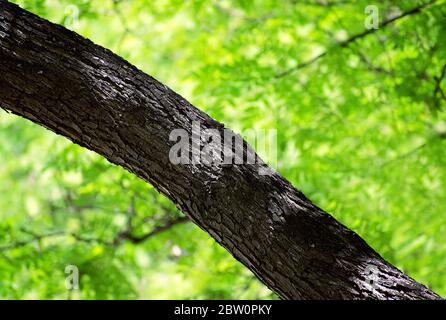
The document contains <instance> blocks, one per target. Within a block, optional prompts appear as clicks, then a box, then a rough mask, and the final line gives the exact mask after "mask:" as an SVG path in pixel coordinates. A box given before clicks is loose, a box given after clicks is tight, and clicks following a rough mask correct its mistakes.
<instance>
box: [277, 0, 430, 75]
mask: <svg viewBox="0 0 446 320" xmlns="http://www.w3.org/2000/svg"><path fill="white" fill-rule="evenodd" d="M436 1H437V0H431V1H429V2H427V3H424V4H421V5H419V6H418V7H415V8H412V9H409V10H407V11H403V12H402V13H400V14H399V15H397V16H395V17H392V18H390V19H387V20H384V21H383V22H381V23H380V24H379V27H380V28H379V29H368V30H364V31H362V32H360V33H358V34H355V35H353V36H351V37H350V38H348V39H347V40H344V41H341V42H338V43H337V44H336V45H335V46H334V47H341V48H345V47H348V46H349V45H350V44H351V43H353V42H355V41H357V40H359V39H362V38H364V37H366V36H367V35H369V34H372V33H375V32H377V31H379V30H380V29H381V28H383V27H386V26H388V25H390V24H392V23H394V22H396V21H398V20H400V19H402V18H404V17H407V16H410V15H414V14H417V13H420V12H422V11H423V10H424V9H425V8H427V7H429V6H431V5H433V4H434V3H435V2H436ZM328 51H329V50H326V51H324V52H322V53H320V54H318V55H316V56H315V57H313V58H311V59H309V60H307V61H304V62H302V63H300V64H298V65H296V66H294V67H292V68H290V69H288V70H285V71H282V72H280V73H278V74H276V75H275V78H282V77H285V76H287V75H289V74H291V73H293V72H295V71H297V70H300V69H303V68H305V67H307V66H309V65H311V64H312V63H314V62H316V61H318V60H319V59H321V58H322V57H324V56H325V55H327V53H328Z"/></svg>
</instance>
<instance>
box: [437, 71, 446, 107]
mask: <svg viewBox="0 0 446 320" xmlns="http://www.w3.org/2000/svg"><path fill="white" fill-rule="evenodd" d="M445 75H446V64H445V65H444V66H443V68H442V69H441V74H440V76H439V77H437V76H434V80H435V90H434V101H435V102H434V103H435V106H436V108H437V109H439V104H440V102H439V99H438V94H440V96H441V98H443V100H444V101H446V95H445V93H444V91H443V89H442V88H441V81H443V79H444V77H445Z"/></svg>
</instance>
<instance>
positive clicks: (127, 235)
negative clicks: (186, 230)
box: [113, 217, 190, 245]
mask: <svg viewBox="0 0 446 320" xmlns="http://www.w3.org/2000/svg"><path fill="white" fill-rule="evenodd" d="M186 222H190V220H189V218H187V217H179V218H176V219H171V220H169V221H167V222H166V223H165V224H164V225H161V226H158V227H155V228H154V229H153V230H152V231H150V232H148V233H146V234H143V235H134V234H132V232H128V231H125V232H122V233H120V234H118V236H117V237H116V238H115V240H114V242H113V243H114V244H115V245H116V244H119V243H121V242H122V241H124V240H128V241H130V242H132V243H134V244H138V243H141V242H143V241H145V240H147V239H149V238H152V237H154V236H156V235H157V234H159V233H161V232H163V231H166V230H169V229H170V228H172V227H173V226H176V225H178V224H182V223H186Z"/></svg>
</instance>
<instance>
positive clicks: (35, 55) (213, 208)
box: [0, 0, 440, 299]
mask: <svg viewBox="0 0 446 320" xmlns="http://www.w3.org/2000/svg"><path fill="white" fill-rule="evenodd" d="M0 74H1V76H0V104H1V107H2V108H4V109H6V110H9V111H11V112H13V113H15V114H17V115H20V116H23V117H25V118H27V119H29V120H31V121H33V122H35V123H38V124H40V125H42V126H45V127H46V128H48V129H50V130H52V131H54V132H55V133H57V134H61V135H63V136H65V137H67V138H69V139H70V140H72V141H73V142H75V143H77V144H79V145H81V146H84V147H86V148H88V149H90V150H93V151H95V152H97V153H99V154H101V155H103V156H104V157H106V158H107V159H108V160H109V161H110V162H112V163H115V164H118V165H120V166H122V167H124V168H126V169H127V170H129V171H131V172H133V173H134V174H136V175H137V176H139V177H141V178H143V179H144V180H146V181H148V182H149V183H151V184H152V185H153V186H155V187H156V188H157V190H159V191H160V192H161V193H163V194H165V195H166V196H167V197H169V198H170V199H171V200H172V201H173V202H174V203H175V204H176V205H177V206H178V207H179V208H180V209H181V210H182V211H183V212H184V213H185V214H186V215H187V216H188V217H189V218H190V219H192V220H193V221H194V222H195V223H196V224H197V225H198V226H200V227H201V228H202V229H203V230H205V231H207V232H208V233H209V234H210V235H211V236H212V237H214V239H215V240H216V241H217V242H218V243H220V244H221V245H222V246H223V247H225V248H226V249H227V250H228V251H229V252H230V253H231V254H232V255H233V256H234V257H235V258H236V259H238V260H239V261H241V262H242V263H243V264H244V265H246V267H248V268H249V269H250V270H251V271H252V272H253V273H254V274H255V275H256V276H257V277H258V278H259V279H260V280H261V281H262V282H264V283H265V284H266V285H267V286H268V287H269V288H271V289H272V290H273V291H275V292H276V293H277V294H279V295H280V296H281V297H282V298H286V299H363V298H372V299H438V298H440V297H439V296H438V295H436V294H435V293H434V292H432V291H431V290H429V289H428V288H426V287H425V286H423V285H421V284H419V283H417V282H416V281H414V280H413V279H411V278H410V277H408V276H407V275H405V274H404V273H402V272H401V271H399V270H398V269H397V268H395V267H394V266H392V265H391V264H389V263H388V262H386V261H385V260H384V259H382V258H381V257H380V256H379V255H378V254H377V253H376V252H375V251H374V250H373V249H372V248H371V247H370V246H368V245H367V243H366V242H365V241H364V240H362V239H361V238H360V237H359V236H358V235H357V234H356V233H354V232H353V231H351V230H349V229H347V228H346V227H345V226H343V225H342V224H340V223H339V222H337V221H336V220H335V219H334V218H333V217H332V216H330V215H329V214H327V213H325V212H324V211H323V210H321V209H320V208H318V207H317V206H315V205H314V204H313V203H311V202H310V200H308V199H307V198H306V197H305V196H304V195H303V194H302V193H301V192H299V191H298V190H296V189H295V188H294V187H293V186H292V185H291V184H290V183H289V182H288V181H287V180H285V179H284V178H283V177H281V176H280V175H279V174H278V173H275V172H271V174H269V175H259V173H258V169H259V167H264V166H265V165H264V164H257V165H220V166H219V165H207V166H205V165H173V164H172V163H171V162H170V161H169V157H168V155H169V149H170V147H171V146H172V145H173V144H174V142H172V141H169V133H170V132H171V131H172V130H173V129H178V128H183V129H185V130H186V131H187V132H189V133H190V132H191V123H192V121H200V122H201V124H202V127H204V128H216V129H218V130H220V131H221V130H222V128H223V127H224V126H223V124H221V123H219V122H217V121H215V120H213V119H212V118H210V117H209V116H208V115H207V114H205V113H203V112H202V111H200V110H198V109H197V108H195V107H194V106H192V105H191V104H190V103H189V102H187V101H186V100H185V99H184V98H182V97H181V96H179V95H178V94H176V93H175V92H173V91H172V90H171V89H169V88H168V87H166V86H165V85H163V84H161V83H160V82H158V81H156V80H155V79H153V78H152V77H150V76H148V75H146V74H144V73H143V72H142V71H140V70H138V69H137V68H135V67H134V66H132V65H130V64H129V63H127V62H126V61H124V60H123V59H122V58H120V57H118V56H116V55H115V54H113V53H112V52H110V51H109V50H107V49H104V48H102V47H100V46H97V45H95V44H93V43H92V42H91V41H89V40H86V39H84V38H82V37H81V36H79V35H77V34H75V33H73V32H71V31H68V30H66V29H65V28H63V27H61V26H58V25H54V24H52V23H49V22H48V21H45V20H43V19H41V18H39V17H37V16H35V15H33V14H31V13H28V12H26V11H24V10H22V9H20V8H19V7H17V6H16V5H13V4H10V3H7V2H5V1H2V0H0ZM370 269H373V270H375V271H376V280H375V281H374V283H373V284H370V280H371V277H370V274H369V270H370Z"/></svg>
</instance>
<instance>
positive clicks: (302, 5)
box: [0, 0, 446, 299]
mask: <svg viewBox="0 0 446 320" xmlns="http://www.w3.org/2000/svg"><path fill="white" fill-rule="evenodd" d="M14 2H16V3H18V4H19V5H20V6H22V7H23V8H26V9H27V10H30V11H32V12H34V13H36V14H38V15H40V16H42V17H44V18H46V19H49V20H50V21H52V22H55V23H58V24H62V25H65V26H66V27H68V28H70V29H72V30H74V31H76V32H78V33H80V34H81V35H83V36H85V37H87V38H89V39H91V40H92V41H94V42H96V43H98V44H101V45H103V46H105V47H107V48H109V49H111V50H113V51H114V52H116V53H117V54H119V55H121V56H122V57H124V58H125V59H127V60H128V61H130V62H131V63H133V64H135V65H136V66H138V67H139V68H140V69H142V70H144V71H145V72H147V73H149V74H151V75H152V76H154V77H156V78H157V79H159V80H160V81H162V82H163V83H165V84H167V85H169V86H170V87H171V88H173V89H174V90H175V91H177V92H179V93H180V94H181V95H183V96H184V97H186V98H187V99H188V100H189V101H191V102H192V103H193V104H195V105H196V106H198V107H199V108H201V109H203V110H205V111H206V112H208V113H209V114H210V115H211V116H213V117H214V118H216V119H218V120H219V121H221V122H224V123H225V125H226V126H228V127H230V128H233V129H236V130H237V131H243V130H245V129H249V128H257V129H276V130H277V134H278V150H277V152H278V160H279V161H278V170H279V171H280V172H281V173H282V174H283V175H284V176H285V177H286V178H287V179H289V180H290V181H291V182H292V183H293V184H294V185H295V186H297V187H298V188H299V189H301V190H302V191H303V192H304V193H306V194H307V195H308V196H309V197H310V198H311V199H312V200H313V201H314V202H315V203H317V204H318V205H319V206H321V207H322V208H324V209H325V210H327V211H328V212H330V213H331V214H333V215H334V216H335V217H336V218H337V219H339V220H341V221H342V222H343V223H344V224H346V225H347V226H349V227H350V228H352V229H354V230H355V231H356V232H358V233H359V234H360V235H361V236H362V237H363V238H365V239H366V240H367V241H368V242H369V243H370V244H371V245H372V246H373V247H374V248H375V249H376V250H377V251H378V252H380V253H381V254H382V255H383V256H384V257H385V258H386V259H388V260H389V261H390V262H391V263H393V264H395V265H396V266H398V267H399V268H400V269H402V270H404V271H405V272H407V273H408V274H409V275H411V276H412V277H414V278H415V279H416V280H418V281H420V282H422V283H424V284H426V285H428V286H429V287H431V288H432V289H434V290H435V291H436V292H438V293H439V294H440V295H443V296H445V295H446V276H445V269H446V268H445V267H446V259H445V256H446V232H445V231H446V226H445V223H444V222H445V206H444V205H445V200H446V190H445V182H446V160H445V150H446V149H445V147H446V139H445V138H446V111H445V105H446V97H445V95H444V93H445V92H446V80H443V77H444V76H445V75H444V73H445V69H446V41H445V35H446V3H445V1H444V0H438V1H436V3H435V4H433V5H430V6H429V7H427V8H426V9H425V10H423V11H422V12H419V13H416V14H413V15H410V16H407V17H405V18H403V19H398V20H397V21H395V22H394V23H391V24H388V25H386V26H384V27H382V28H380V29H379V30H377V31H376V32H371V33H370V34H368V35H366V36H364V37H362V38H360V39H358V40H357V41H353V42H351V43H350V44H349V45H348V46H342V45H340V43H342V41H345V40H346V39H348V38H349V37H351V36H353V35H355V34H358V33H361V32H362V31H363V30H364V20H365V18H366V17H367V15H366V14H365V13H364V10H365V7H366V6H367V5H370V4H374V5H377V6H378V8H379V15H380V19H381V20H382V21H385V20H386V19H390V18H392V17H394V16H397V15H399V14H401V12H403V11H405V10H408V9H410V8H413V7H417V6H419V5H420V4H422V3H425V2H426V0H425V1H417V0H407V1H375V3H371V2H370V1H362V0H358V1H348V0H284V1H274V0H254V1H248V0H234V1H228V0H194V1H192V0H191V1H182V0H181V1H180V0H156V1H148V0H134V1H124V0H122V1H117V0H115V1H112V0H100V1H85V0H83V1H82V0H81V1H68V0H20V1H14ZM322 52H326V55H325V56H323V57H322V58H320V59H318V60H316V61H314V62H313V63H310V64H308V65H307V66H305V67H301V64H302V63H304V62H305V61H308V60H310V59H311V58H312V57H315V56H317V55H318V54H320V53H322ZM0 163H1V170H0V180H1V183H0V194H1V197H0V209H1V210H0V297H1V298H30V299H36V298H39V299H41V298H45V299H95V298H100V299H109V298H117V299H130V298H139V299H155V298H157V299H169V298H173V299H175V298H182V299H192V298H196V299H201V298H206V299H214V298H215V299H216V298H218V299H226V298H232V299H239V298H244V299H252V298H258V299H276V298H277V297H276V296H275V295H274V294H273V293H272V292H271V291H269V290H268V289H267V288H266V287H265V286H263V285H262V284H261V283H260V282H259V281H258V280H256V278H255V277H254V276H253V275H252V274H251V273H250V272H249V271H248V270H247V269H246V268H245V267H243V266H242V265H241V264H240V263H239V262H237V261H236V260H235V259H234V258H232V257H231V256H230V254H229V253H227V252H226V251H225V250H224V249H222V248H220V247H219V246H218V245H217V244H216V243H215V242H214V241H213V240H212V239H211V238H210V237H209V236H208V235H207V234H205V233H204V232H203V231H201V230H200V229H199V228H198V227H196V226H194V225H193V224H192V223H190V222H185V221H184V217H183V216H182V214H181V213H180V212H178V211H177V210H176V208H175V207H174V206H173V205H171V204H170V203H169V201H168V200H167V199H166V198H164V197H163V196H161V195H159V194H158V193H157V192H156V191H155V190H154V189H153V188H152V187H151V186H150V185H147V184H146V183H144V182H142V181H141V180H139V179H138V178H136V177H134V176H133V175H131V174H129V173H127V172H125V171H124V170H122V169H121V168H119V167H116V166H113V165H111V164H109V163H107V162H106V161H105V160H104V159H102V158H101V157H99V156H97V155H96V154H93V153H92V152H89V151H87V150H85V149H82V148H80V147H79V146H76V145H73V144H71V143H70V142H69V141H67V140H65V139H64V138H62V137H59V136H56V135H54V134H52V133H50V132H49V131H47V130H45V129H43V128H41V127H38V126H36V125H34V124H32V123H30V122H27V121H25V120H23V119H20V118H18V117H15V116H12V115H9V114H7V113H6V112H3V111H1V113H0ZM129 234H130V235H131V236H132V237H130V236H128V235H129ZM144 235H146V237H147V239H145V240H144V241H132V240H134V239H135V237H139V236H144ZM72 264H74V265H76V266H78V267H79V271H80V289H79V290H72V291H70V290H67V289H66V288H65V277H66V274H65V267H66V266H67V265H72Z"/></svg>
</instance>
